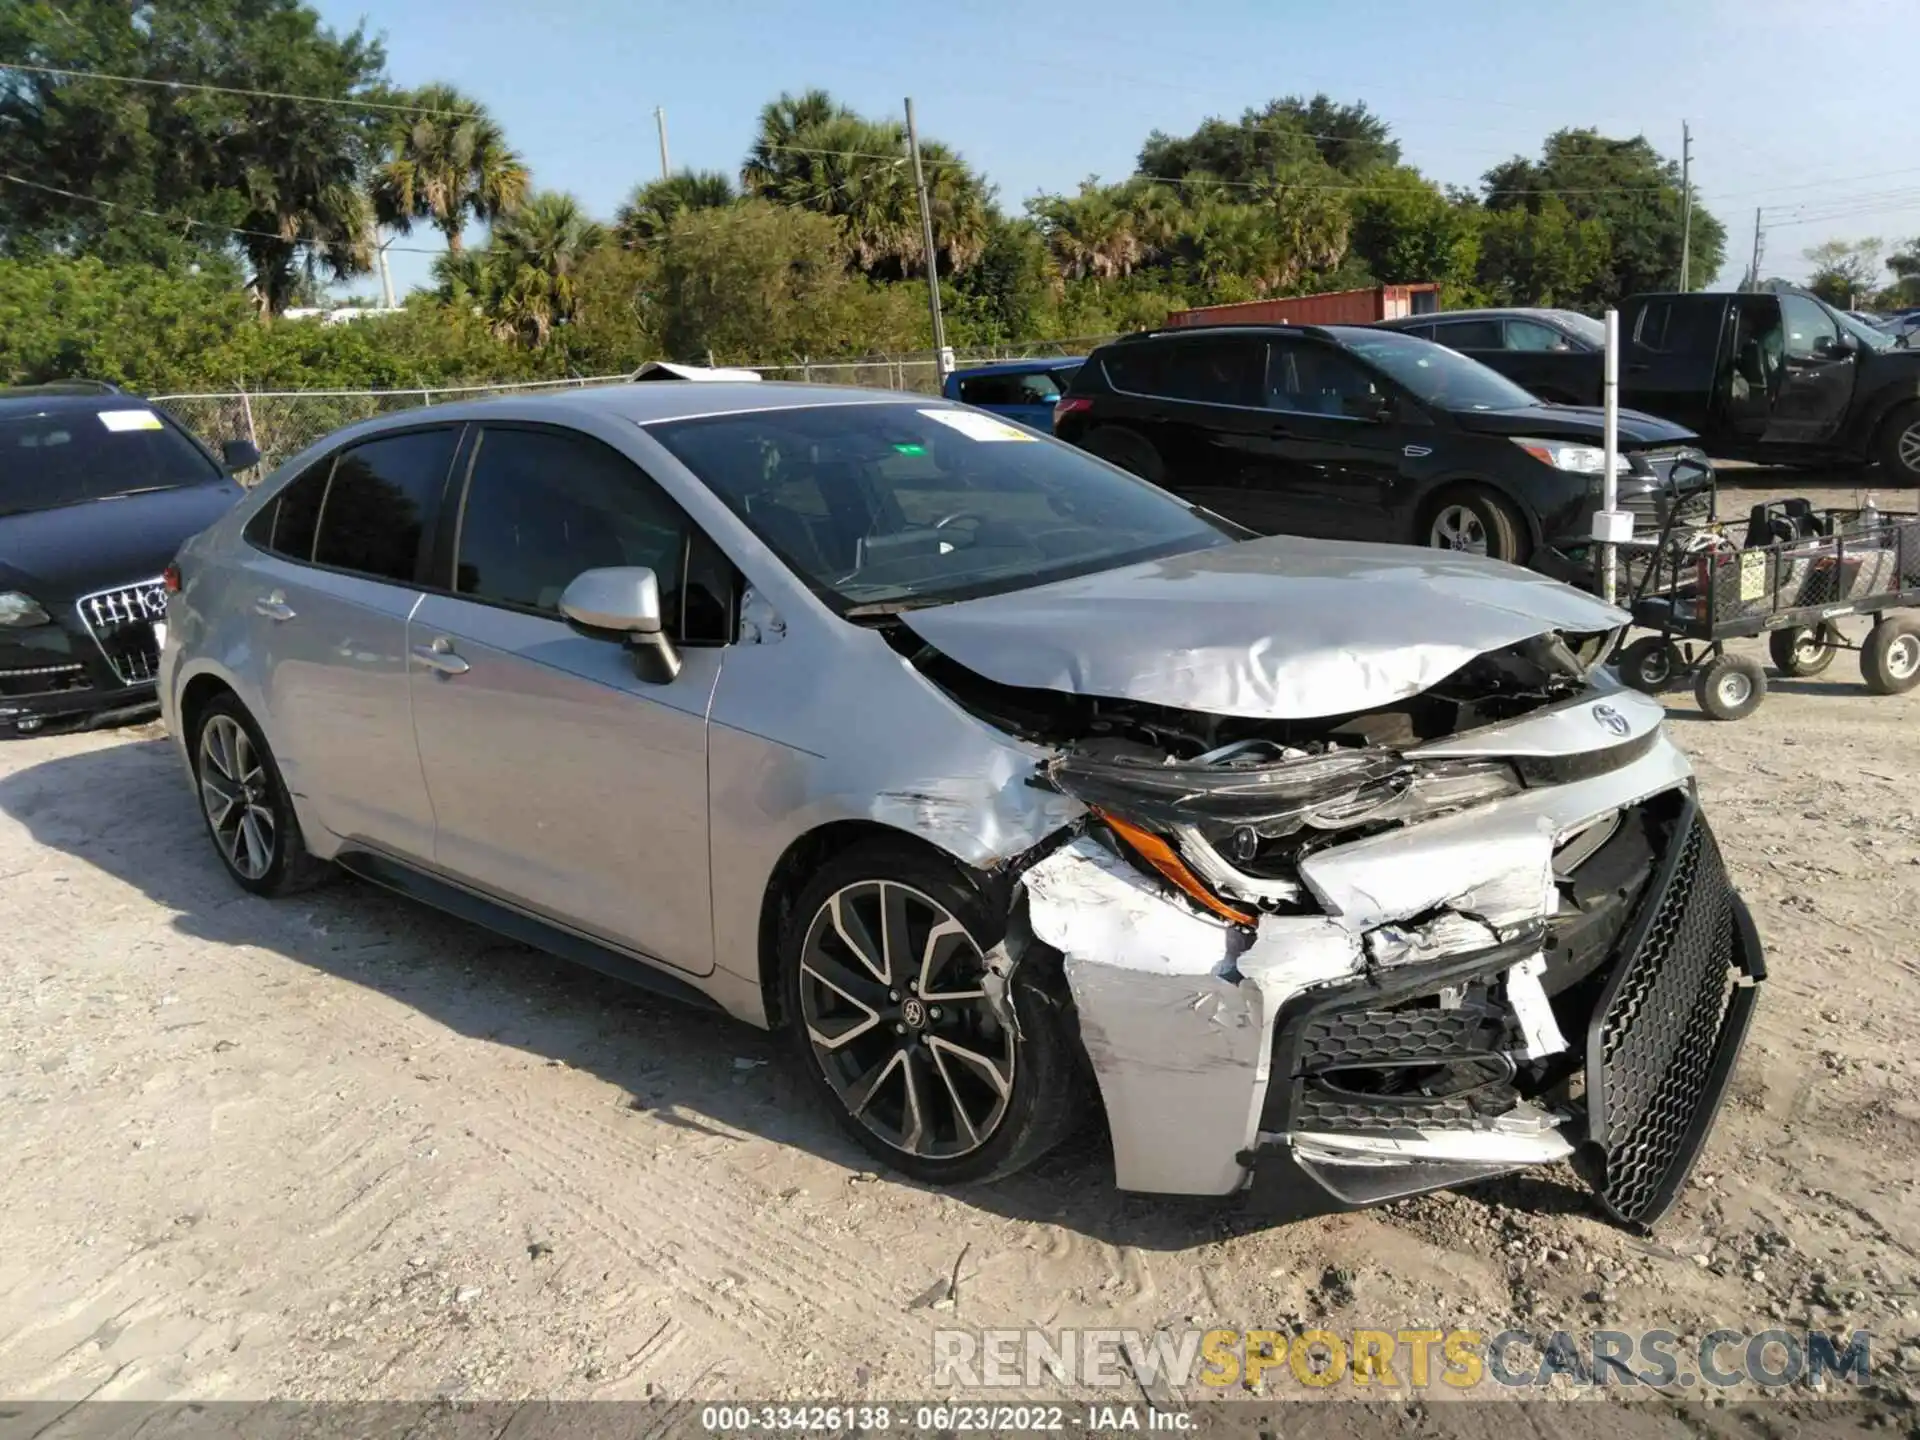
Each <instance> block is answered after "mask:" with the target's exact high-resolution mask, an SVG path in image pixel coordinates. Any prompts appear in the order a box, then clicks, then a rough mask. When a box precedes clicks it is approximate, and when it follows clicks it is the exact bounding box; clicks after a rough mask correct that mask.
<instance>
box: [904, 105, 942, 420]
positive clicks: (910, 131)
mask: <svg viewBox="0 0 1920 1440" xmlns="http://www.w3.org/2000/svg"><path fill="white" fill-rule="evenodd" d="M907 150H908V153H910V154H911V155H912V156H913V188H914V190H915V192H917V193H918V195H919V196H920V233H921V237H922V239H923V241H924V243H925V244H926V247H927V311H928V313H929V314H931V315H932V316H933V351H934V366H933V368H934V369H935V371H937V372H938V374H939V376H940V381H941V383H942V384H943V385H944V384H945V383H946V379H947V372H948V371H949V370H950V369H952V365H951V364H950V362H949V360H948V356H947V327H946V326H945V325H944V324H942V323H941V320H940V259H939V256H938V254H937V253H936V252H935V250H934V248H933V210H932V208H931V207H930V206H928V204H927V177H926V175H925V174H924V173H923V172H922V171H921V169H920V132H919V131H918V130H916V129H915V128H914V125H913V97H912V96H911V95H909V96H908V97H907Z"/></svg>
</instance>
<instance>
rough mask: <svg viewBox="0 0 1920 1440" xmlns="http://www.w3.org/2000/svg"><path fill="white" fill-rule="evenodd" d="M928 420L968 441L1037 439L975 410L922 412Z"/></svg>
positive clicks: (1015, 426)
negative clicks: (960, 435)
mask: <svg viewBox="0 0 1920 1440" xmlns="http://www.w3.org/2000/svg"><path fill="white" fill-rule="evenodd" d="M920 413H921V414H922V415H924V416H926V417H927V419H929V420H937V421H938V422H939V423H940V424H942V425H944V426H946V427H947V428H948V429H949V430H958V431H959V432H960V433H961V434H962V435H964V436H966V437H967V438H968V439H969V440H988V441H999V440H1033V439H1037V438H1038V437H1037V436H1035V435H1034V433H1033V432H1032V431H1031V430H1022V429H1021V428H1020V427H1019V426H1018V425H1009V424H1008V423H1007V422H1006V421H1004V420H996V419H994V418H993V416H991V415H982V414H981V413H980V412H979V411H977V410H922V411H921V412H920Z"/></svg>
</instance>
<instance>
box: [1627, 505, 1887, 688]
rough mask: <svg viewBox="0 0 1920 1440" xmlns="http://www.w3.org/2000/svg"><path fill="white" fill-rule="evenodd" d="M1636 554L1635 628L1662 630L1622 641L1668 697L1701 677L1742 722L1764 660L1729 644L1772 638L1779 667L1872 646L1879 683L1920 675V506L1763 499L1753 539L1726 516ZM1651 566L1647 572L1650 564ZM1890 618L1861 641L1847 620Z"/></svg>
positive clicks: (1865, 660) (1632, 667)
mask: <svg viewBox="0 0 1920 1440" xmlns="http://www.w3.org/2000/svg"><path fill="white" fill-rule="evenodd" d="M1636 548H1637V549H1638V550H1639V552H1640V553H1638V554H1632V555H1630V557H1629V563H1628V572H1629V574H1630V575H1633V576H1634V582H1635V583H1634V584H1633V588H1632V597H1633V598H1632V600H1631V602H1630V608H1631V610H1632V612H1633V621H1634V624H1635V625H1638V626H1641V627H1643V628H1645V629H1648V630H1653V631H1656V632H1658V633H1656V634H1653V635H1646V636H1642V637H1641V638H1640V639H1638V640H1635V641H1634V642H1633V643H1632V644H1630V645H1628V646H1627V647H1626V648H1625V649H1623V650H1622V651H1621V652H1620V655H1619V659H1618V661H1617V664H1618V667H1619V671H1620V678H1621V679H1622V680H1624V681H1625V682H1626V683H1627V684H1629V685H1631V686H1632V687H1633V688H1634V689H1636V690H1642V691H1645V692H1646V693H1647V694H1649V695H1653V694H1658V693H1659V692H1660V691H1662V690H1664V689H1666V688H1667V687H1668V686H1669V685H1671V684H1672V683H1673V681H1674V680H1675V679H1677V678H1680V677H1682V676H1692V677H1693V681H1694V695H1695V697H1696V698H1697V699H1698V700H1699V702H1700V708H1701V709H1702V710H1703V711H1705V712H1706V713H1707V714H1708V715H1710V716H1712V717H1713V718H1714V719H1716V720H1739V719H1743V718H1744V717H1746V716H1748V715H1750V714H1752V713H1753V712H1754V710H1755V709H1757V708H1758V707H1759V705H1760V702H1761V701H1762V700H1763V699H1765V698H1766V693H1767V674H1766V671H1765V669H1764V668H1763V667H1762V666H1761V665H1760V662H1759V661H1757V660H1754V659H1752V658H1751V657H1749V656H1746V655H1735V654H1731V653H1729V652H1728V651H1727V649H1726V642H1727V641H1729V640H1735V639H1739V638H1741V637H1744V636H1749V635H1765V636H1767V645H1768V649H1769V651H1770V653H1771V655H1772V657H1773V663H1774V667H1775V668H1776V669H1777V670H1779V671H1780V672H1781V673H1782V674H1785V675H1794V676H1810V675H1818V674H1820V673H1821V672H1822V671H1824V670H1825V669H1826V668H1827V667H1828V666H1829V665H1831V664H1832V663H1833V660H1834V656H1835V655H1837V654H1838V653H1839V652H1840V651H1842V650H1858V651H1859V654H1860V674H1861V676H1862V678H1864V679H1865V680H1866V682H1867V687H1868V688H1869V689H1871V690H1874V691H1876V692H1878V693H1879V694H1882V695H1894V694H1898V693H1900V692H1902V691H1905V690H1911V689H1912V688H1913V687H1914V686H1915V685H1917V684H1920V619H1916V618H1915V617H1913V616H1910V615H1906V614H1903V613H1900V612H1902V611H1904V610H1906V609H1909V608H1911V607H1913V606H1916V605H1920V515H1914V514H1894V513H1889V512H1885V511H1880V510H1876V509H1874V508H1873V506H1872V502H1871V501H1869V502H1868V505H1867V507H1866V508H1864V509H1860V510H1816V509H1815V508H1814V507H1813V506H1812V505H1810V504H1809V503H1808V502H1807V501H1805V500H1774V501H1769V502H1768V503H1766V504H1764V505H1756V506H1755V507H1754V508H1753V512H1752V514H1751V516H1750V517H1749V519H1748V523H1747V531H1746V536H1745V539H1744V543H1735V541H1734V538H1733V536H1732V535H1730V534H1728V533H1727V531H1726V529H1725V528H1724V527H1723V526H1722V525H1720V524H1717V523H1713V524H1707V525H1701V526H1678V525H1675V526H1670V527H1669V528H1668V529H1667V530H1665V531H1663V532H1662V533H1661V534H1660V536H1659V538H1658V539H1657V540H1654V541H1653V542H1651V543H1650V544H1649V545H1647V546H1644V547H1636ZM1636 572H1637V573H1636ZM1848 615H1871V616H1874V617H1876V618H1875V621H1874V625H1873V629H1872V631H1871V632H1870V633H1869V634H1868V636H1867V638H1866V641H1865V642H1864V643H1863V644H1860V645H1857V646H1856V645H1854V644H1853V643H1852V642H1850V641H1849V640H1847V638H1846V637H1845V636H1844V635H1842V634H1841V633H1840V627H1839V625H1838V624H1837V623H1836V622H1837V621H1839V620H1840V619H1843V618H1844V617H1846V616H1848Z"/></svg>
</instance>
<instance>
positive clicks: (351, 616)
mask: <svg viewBox="0 0 1920 1440" xmlns="http://www.w3.org/2000/svg"><path fill="white" fill-rule="evenodd" d="M459 438H460V427H458V426H439V427H430V428H426V429H421V430H414V431H407V432H404V433H402V434H397V435H386V436H382V437H381V438H379V439H377V440H369V441H367V442H366V443H365V444H361V445H356V446H353V447H351V448H350V449H348V450H346V451H343V452H342V453H341V454H340V455H339V456H338V457H337V459H336V458H335V457H332V456H329V457H328V458H327V459H326V460H324V461H322V462H321V463H320V464H319V465H317V466H315V467H314V468H313V469H310V470H309V471H307V472H306V473H305V474H304V475H301V476H300V477H299V478H297V479H296V480H294V481H293V482H292V483H291V484H290V485H288V486H287V488H286V489H285V490H283V491H282V492H281V493H280V495H279V497H278V498H277V499H276V500H275V501H274V502H273V504H272V505H271V506H270V507H269V508H268V509H267V510H264V511H262V512H261V515H260V516H259V517H258V519H257V520H256V521H255V525H256V526H257V527H259V528H258V529H257V530H256V531H252V532H250V538H251V539H253V540H254V542H255V544H256V545H259V546H260V547H261V549H262V551H263V552H264V553H261V554H259V555H257V556H255V557H253V558H251V559H250V560H249V562H248V565H247V578H248V580H249V582H250V593H247V592H243V594H242V603H243V604H245V605H247V606H249V607H250V609H251V612H252V613H251V614H250V615H249V617H248V620H249V624H250V626H251V628H252V632H253V642H254V645H255V647H256V650H257V652H258V654H259V657H260V671H261V673H262V675H263V677H264V678H263V686H264V695H263V708H264V710H265V716H264V725H265V728H266V731H267V736H268V740H269V742H270V743H271V744H272V746H273V750H274V754H275V757H276V758H277V759H278V760H279V763H280V766H281V771H282V773H283V774H284V776H285V778H286V781H287V785H288V788H289V789H290V790H291V791H292V792H293V793H294V795H295V796H296V797H297V798H298V800H299V801H300V802H301V805H302V808H303V810H304V811H305V812H306V813H307V814H308V815H310V816H311V817H312V818H314V819H317V820H318V821H319V822H320V823H321V824H322V825H324V826H325V827H326V828H327V829H328V830H330V831H332V832H333V833H334V834H335V835H338V836H340V837H342V838H343V839H351V840H362V841H366V842H369V843H371V844H374V845H377V846H380V847H381V848H383V849H387V850H390V851H392V852H394V853H396V854H399V855H403V856H407V857H409V858H412V859H416V860H425V859H427V858H428V857H429V856H430V855H431V854H432V852H433V811H432V807H431V806H430V805H429V803H428V800H427V790H426V784H425V781H424V780H423V779H422V777H421V774H420V761H419V757H418V755H417V753H416V752H415V749H414V741H413V724H412V719H411V715H410V705H409V699H408V682H407V647H406V641H407V617H408V615H409V614H411V613H412V611H413V608H414V606H415V605H416V604H418V603H419V600H420V593H421V592H420V587H419V584H418V575H419V572H420V566H421V564H422V563H423V562H424V558H425V554H426V551H427V549H428V548H429V539H428V537H429V535H430V532H431V530H432V526H433V521H434V515H435V512H436V510H437V508H438V506H439V503H440V497H441V492H442V490H443V489H444V486H445V483H446V479H447V475H448V472H449V470H450V468H451V466H452V463H453V457H454V453H455V450H456V448H457V447H458V443H459Z"/></svg>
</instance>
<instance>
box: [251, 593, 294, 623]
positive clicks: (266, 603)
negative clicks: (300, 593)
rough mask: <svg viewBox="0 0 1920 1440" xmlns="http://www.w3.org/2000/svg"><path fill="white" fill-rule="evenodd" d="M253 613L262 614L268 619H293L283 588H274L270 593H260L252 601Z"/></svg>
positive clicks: (291, 608) (291, 609)
mask: <svg viewBox="0 0 1920 1440" xmlns="http://www.w3.org/2000/svg"><path fill="white" fill-rule="evenodd" d="M253 613H254V614H256V615H264V616H266V617H267V619H269V620H291V619H293V607H292V606H291V605H289V604H287V594H286V592H285V591H284V590H275V591H274V592H273V593H272V594H271V595H262V596H261V597H260V598H259V599H258V600H256V601H254V602H253Z"/></svg>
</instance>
